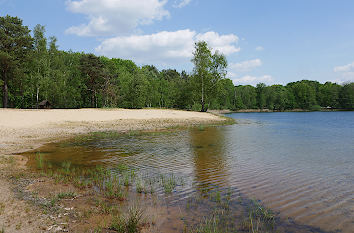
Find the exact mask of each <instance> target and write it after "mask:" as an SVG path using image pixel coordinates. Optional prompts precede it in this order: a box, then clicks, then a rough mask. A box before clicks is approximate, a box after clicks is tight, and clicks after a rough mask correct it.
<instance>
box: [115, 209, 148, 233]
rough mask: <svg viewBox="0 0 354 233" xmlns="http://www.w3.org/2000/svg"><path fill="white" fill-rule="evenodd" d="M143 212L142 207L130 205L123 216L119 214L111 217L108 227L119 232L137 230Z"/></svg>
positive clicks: (132, 232) (141, 220) (140, 223)
mask: <svg viewBox="0 0 354 233" xmlns="http://www.w3.org/2000/svg"><path fill="white" fill-rule="evenodd" d="M143 214H144V212H143V211H142V209H140V208H138V207H137V206H131V207H129V209H128V213H127V215H126V216H125V217H123V216H121V215H119V216H114V217H113V218H112V223H111V226H110V229H111V230H114V231H116V232H120V233H136V232H139V229H140V226H141V225H142V223H143Z"/></svg>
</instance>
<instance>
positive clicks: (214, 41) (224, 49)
mask: <svg viewBox="0 0 354 233" xmlns="http://www.w3.org/2000/svg"><path fill="white" fill-rule="evenodd" d="M196 40H197V41H206V42H208V45H209V46H210V47H211V48H213V49H214V50H218V51H219V52H221V53H223V54H225V55H230V54H233V53H236V52H239V51H240V48H239V47H235V46H234V43H237V42H238V37H237V36H236V35H234V34H228V35H219V34H218V33H216V32H213V31H210V32H206V33H203V34H198V35H197V36H196Z"/></svg>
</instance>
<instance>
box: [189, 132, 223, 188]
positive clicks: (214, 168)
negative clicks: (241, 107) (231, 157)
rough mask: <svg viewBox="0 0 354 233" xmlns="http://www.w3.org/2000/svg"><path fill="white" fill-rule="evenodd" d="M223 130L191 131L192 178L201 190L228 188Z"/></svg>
mask: <svg viewBox="0 0 354 233" xmlns="http://www.w3.org/2000/svg"><path fill="white" fill-rule="evenodd" d="M223 131H224V128H216V127H215V128H208V129H207V131H206V132H205V130H191V131H190V141H191V147H192V153H193V163H194V172H195V174H194V176H195V180H196V183H197V184H198V186H199V187H200V188H202V189H208V190H209V189H213V188H215V187H218V188H223V187H229V182H228V177H229V168H228V166H227V158H226V156H225V148H224V142H225V138H224V137H225V134H224V132H223Z"/></svg>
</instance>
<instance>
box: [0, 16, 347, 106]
mask: <svg viewBox="0 0 354 233" xmlns="http://www.w3.org/2000/svg"><path fill="white" fill-rule="evenodd" d="M193 55H194V57H193V59H192V61H191V62H193V64H194V69H193V71H192V72H186V71H182V72H178V71H176V70H175V69H164V70H158V69H157V68H156V67H155V66H154V65H144V66H138V65H137V64H135V63H134V62H133V61H131V60H124V59H119V58H107V57H104V56H96V55H94V54H87V53H84V52H73V51H62V50H59V49H58V45H57V39H56V37H53V36H52V37H49V38H47V37H46V35H45V27H44V26H42V25H39V24H38V25H37V26H35V28H34V29H33V30H32V31H31V30H30V29H29V28H28V27H27V26H24V25H23V22H22V20H21V19H19V18H18V17H12V16H9V15H7V16H4V17H0V87H1V90H2V91H1V93H0V98H1V99H2V101H1V103H0V107H3V108H6V107H11V108H37V107H38V103H39V102H41V101H42V100H48V101H49V102H50V103H51V106H52V107H53V108H176V109H186V110H194V111H206V110H208V109H230V110H239V109H269V110H274V111H286V110H292V109H305V110H320V109H323V108H331V109H350V110H352V109H354V83H353V82H352V83H345V84H342V85H339V84H336V83H331V82H326V83H324V84H321V83H319V82H318V81H310V80H301V81H297V82H291V83H288V84H287V85H285V86H283V85H271V86H267V85H265V84H264V83H259V84H257V85H256V86H255V87H254V86H250V85H236V86H235V85H234V83H233V82H232V80H231V79H228V78H227V73H226V69H227V61H226V58H225V56H223V55H222V54H219V53H218V52H215V53H214V54H212V53H211V48H209V47H208V45H207V44H206V42H198V43H196V44H195V51H194V53H193Z"/></svg>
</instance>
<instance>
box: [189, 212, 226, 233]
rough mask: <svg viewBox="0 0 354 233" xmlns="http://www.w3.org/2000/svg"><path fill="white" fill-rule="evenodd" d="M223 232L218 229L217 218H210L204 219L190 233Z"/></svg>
mask: <svg viewBox="0 0 354 233" xmlns="http://www.w3.org/2000/svg"><path fill="white" fill-rule="evenodd" d="M221 232H224V231H222V230H221V229H219V218H218V217H216V216H213V217H211V218H204V221H203V222H202V223H200V224H199V225H197V226H196V227H195V228H193V229H192V230H191V231H190V233H221Z"/></svg>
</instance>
